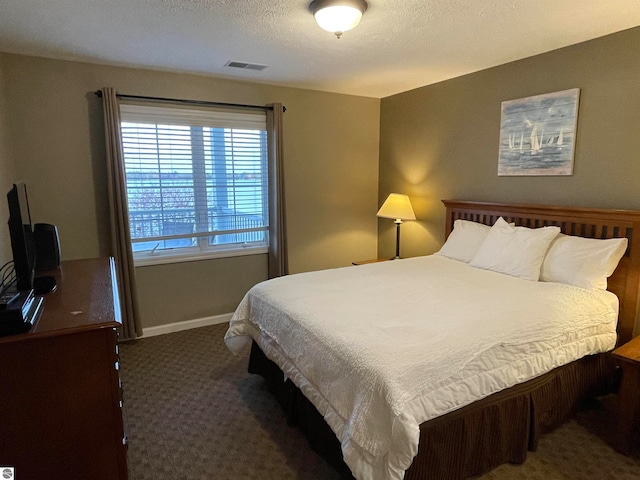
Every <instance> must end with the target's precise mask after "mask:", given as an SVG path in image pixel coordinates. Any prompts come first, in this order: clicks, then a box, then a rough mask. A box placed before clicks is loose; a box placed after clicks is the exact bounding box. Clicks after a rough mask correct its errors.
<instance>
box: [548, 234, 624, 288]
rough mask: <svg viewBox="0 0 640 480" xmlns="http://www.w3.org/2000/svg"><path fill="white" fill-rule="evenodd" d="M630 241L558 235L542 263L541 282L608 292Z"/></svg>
mask: <svg viewBox="0 0 640 480" xmlns="http://www.w3.org/2000/svg"><path fill="white" fill-rule="evenodd" d="M627 243H628V240H627V239H626V238H608V239H606V240H599V239H595V238H583V237H574V236H570V235H563V234H560V235H558V236H557V237H556V238H555V239H554V240H553V242H552V243H551V246H550V247H549V251H548V252H547V256H546V257H545V259H544V262H543V263H542V270H541V272H540V280H542V281H545V282H560V283H568V284H569V285H575V286H576V287H581V288H586V289H588V290H593V289H601V290H606V289H607V278H608V277H610V276H611V274H612V273H613V271H614V270H615V269H616V267H617V266H618V262H620V259H621V258H622V256H623V255H624V252H626V250H627Z"/></svg>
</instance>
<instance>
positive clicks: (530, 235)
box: [471, 217, 560, 281]
mask: <svg viewBox="0 0 640 480" xmlns="http://www.w3.org/2000/svg"><path fill="white" fill-rule="evenodd" d="M559 233H560V228H559V227H542V228H534V229H532V228H526V227H514V226H513V225H509V224H508V223H507V222H506V221H505V220H504V218H502V217H500V218H498V220H497V221H496V223H495V224H494V225H493V227H491V230H490V231H489V233H488V234H487V238H485V240H484V242H482V245H481V246H480V249H479V250H478V252H477V253H476V255H475V256H474V257H473V260H471V265H472V266H474V267H478V268H484V269H486V270H493V271H494V272H500V273H506V274H507V275H513V276H514V277H520V278H524V279H525V280H533V281H537V280H538V279H539V278H540V268H541V267H542V262H543V261H544V257H545V254H546V253H547V250H549V245H551V242H552V241H553V239H554V238H556V237H557V236H558V234H559Z"/></svg>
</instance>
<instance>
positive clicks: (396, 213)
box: [377, 193, 416, 258]
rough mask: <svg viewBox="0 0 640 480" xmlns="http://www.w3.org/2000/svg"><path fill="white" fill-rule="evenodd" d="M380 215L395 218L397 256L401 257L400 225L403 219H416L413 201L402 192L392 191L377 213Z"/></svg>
mask: <svg viewBox="0 0 640 480" xmlns="http://www.w3.org/2000/svg"><path fill="white" fill-rule="evenodd" d="M377 216H378V217H382V218H393V219H394V223H395V224H396V256H395V258H400V225H401V224H402V221H403V220H415V219H416V216H415V214H414V213H413V208H412V207H411V201H410V200H409V197H408V196H406V195H402V194H401V193H390V194H389V196H388V197H387V199H386V200H385V201H384V203H383V204H382V206H381V207H380V210H378V213H377Z"/></svg>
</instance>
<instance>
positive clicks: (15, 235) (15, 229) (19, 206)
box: [7, 183, 35, 290]
mask: <svg viewBox="0 0 640 480" xmlns="http://www.w3.org/2000/svg"><path fill="white" fill-rule="evenodd" d="M7 201H8V203H9V234H10V236H11V250H12V252H13V264H14V268H15V272H16V279H17V288H18V290H29V289H31V288H33V277H34V268H33V267H34V262H35V248H34V243H33V231H32V228H31V212H30V211H29V199H28V197H27V186H26V185H25V184H24V183H19V184H17V185H15V184H14V185H13V188H12V189H11V190H9V192H8V193H7Z"/></svg>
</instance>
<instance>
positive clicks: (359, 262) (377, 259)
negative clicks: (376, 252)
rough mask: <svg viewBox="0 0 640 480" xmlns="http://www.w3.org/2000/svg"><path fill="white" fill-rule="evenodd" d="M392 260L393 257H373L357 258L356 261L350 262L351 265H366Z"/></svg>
mask: <svg viewBox="0 0 640 480" xmlns="http://www.w3.org/2000/svg"><path fill="white" fill-rule="evenodd" d="M389 260H394V259H393V258H373V259H371V260H359V261H357V262H351V264H352V265H366V264H367V263H378V262H388V261H389Z"/></svg>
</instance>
